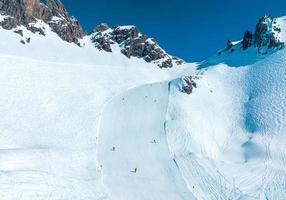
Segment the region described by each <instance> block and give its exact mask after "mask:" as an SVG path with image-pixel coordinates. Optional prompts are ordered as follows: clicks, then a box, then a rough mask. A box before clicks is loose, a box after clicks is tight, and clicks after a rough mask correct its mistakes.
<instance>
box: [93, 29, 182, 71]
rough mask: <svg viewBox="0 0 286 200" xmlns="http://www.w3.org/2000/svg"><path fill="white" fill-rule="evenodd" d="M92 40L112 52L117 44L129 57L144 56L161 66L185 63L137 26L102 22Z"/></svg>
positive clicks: (94, 32)
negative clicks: (109, 24) (112, 25)
mask: <svg viewBox="0 0 286 200" xmlns="http://www.w3.org/2000/svg"><path fill="white" fill-rule="evenodd" d="M92 40H93V42H94V44H95V47H96V48H98V49H100V50H104V51H106V52H112V45H114V44H117V45H119V46H120V47H121V52H122V53H123V54H124V55H125V56H127V57H128V58H130V57H137V58H143V59H144V60H145V61H147V62H156V63H157V64H158V66H159V67H161V68H169V67H173V65H174V63H175V64H177V65H180V64H182V63H184V61H183V60H182V59H179V58H176V57H173V56H170V55H168V54H167V53H166V52H165V51H164V50H163V49H162V48H161V47H160V46H159V45H158V44H157V43H156V41H155V40H154V39H152V38H149V37H148V36H147V35H144V34H142V33H140V31H139V30H138V28H137V27H135V26H115V27H112V28H110V27H109V26H108V25H107V24H100V25H98V26H97V27H95V28H94V30H93V34H92Z"/></svg>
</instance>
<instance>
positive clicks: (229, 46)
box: [226, 40, 233, 50]
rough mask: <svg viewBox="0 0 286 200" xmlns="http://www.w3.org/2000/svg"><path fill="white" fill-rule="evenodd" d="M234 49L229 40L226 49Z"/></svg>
mask: <svg viewBox="0 0 286 200" xmlns="http://www.w3.org/2000/svg"><path fill="white" fill-rule="evenodd" d="M232 47H233V44H232V41H231V40H228V41H227V43H226V49H227V50H229V49H231V48H232Z"/></svg>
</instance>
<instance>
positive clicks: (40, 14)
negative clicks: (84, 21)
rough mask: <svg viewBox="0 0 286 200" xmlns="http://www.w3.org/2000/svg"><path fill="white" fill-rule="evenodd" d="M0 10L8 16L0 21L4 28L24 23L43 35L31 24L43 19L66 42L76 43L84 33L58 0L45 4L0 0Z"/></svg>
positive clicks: (21, 0) (25, 0) (28, 27)
mask: <svg viewBox="0 0 286 200" xmlns="http://www.w3.org/2000/svg"><path fill="white" fill-rule="evenodd" d="M0 12H1V14H3V15H7V16H9V17H8V18H6V19H5V20H4V21H2V22H1V23H0V26H2V27H3V28H4V29H12V28H15V27H17V26H19V25H24V26H26V27H27V29H28V30H31V31H32V32H38V33H40V34H42V35H44V34H45V33H44V30H43V29H39V28H37V27H34V26H33V25H31V23H35V22H36V21H37V20H43V21H44V22H45V23H47V24H48V25H50V27H51V29H52V31H54V32H56V33H57V34H58V35H59V36H60V37H61V38H62V39H63V40H65V41H67V42H75V43H77V42H78V39H79V38H82V37H83V36H84V35H85V33H84V31H83V29H82V28H81V26H80V24H79V22H78V21H77V20H76V19H74V18H73V17H70V16H69V14H68V12H67V11H66V10H65V8H64V5H63V4H62V3H61V2H60V1H59V0H47V1H46V4H42V3H40V1H39V0H0Z"/></svg>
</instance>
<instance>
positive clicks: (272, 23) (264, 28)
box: [219, 15, 286, 55]
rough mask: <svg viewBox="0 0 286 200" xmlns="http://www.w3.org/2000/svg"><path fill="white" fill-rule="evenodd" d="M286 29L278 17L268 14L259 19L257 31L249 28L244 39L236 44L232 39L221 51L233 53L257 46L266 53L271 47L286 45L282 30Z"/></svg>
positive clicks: (276, 47)
mask: <svg viewBox="0 0 286 200" xmlns="http://www.w3.org/2000/svg"><path fill="white" fill-rule="evenodd" d="M282 31H284V32H285V31H286V30H282V29H281V24H280V23H278V21H277V19H275V18H273V17H272V16H270V15H266V16H264V17H262V18H260V19H259V21H258V23H257V24H256V28H255V32H254V33H252V32H251V31H249V30H247V31H245V33H244V36H243V40H242V41H241V42H238V43H237V44H236V45H232V42H231V41H228V42H227V46H226V48H225V49H224V50H222V51H220V52H219V55H221V54H222V53H223V52H230V53H233V52H235V51H236V50H237V49H242V50H246V49H248V48H250V47H253V48H256V49H257V51H258V52H259V53H261V54H266V53H267V52H268V51H269V50H271V49H278V50H279V49H281V48H283V47H284V41H283V39H282V37H281V32H282Z"/></svg>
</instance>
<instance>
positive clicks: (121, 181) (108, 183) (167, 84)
mask: <svg viewBox="0 0 286 200" xmlns="http://www.w3.org/2000/svg"><path fill="white" fill-rule="evenodd" d="M4 17H5V16H1V15H0V20H3V19H2V18H4ZM37 23H38V24H37V26H43V27H45V30H46V36H45V37H44V36H41V35H38V34H32V33H31V32H29V31H28V30H26V29H25V27H18V28H19V29H22V30H23V34H24V36H23V37H24V38H31V43H26V44H25V45H23V44H21V43H20V41H21V40H22V39H23V38H22V37H20V36H19V35H17V34H14V33H13V32H11V31H7V30H3V29H1V28H0V36H1V39H0V91H1V95H0V111H1V112H0V113H1V120H0V199H1V200H2V199H3V200H15V199H19V200H39V199H41V200H42V199H43V200H65V199H68V200H103V199H107V200H109V199H112V200H115V199H116V200H117V199H118V200H135V199H136V200H160V199H162V200H169V199H170V200H177V199H178V200H181V199H186V200H190V199H204V200H216V199H220V200H224V199H225V200H227V199H231V200H235V199H247V200H252V199H253V200H254V199H261V200H268V199H271V200H272V199H275V200H284V199H285V197H286V169H285V166H286V151H285V146H286V138H285V128H286V127H285V126H286V123H285V121H286V100H285V94H286V79H285V76H286V69H285V63H286V60H285V59H286V50H285V49H283V50H281V51H277V52H274V51H273V52H271V53H269V54H268V55H263V56H261V55H258V54H257V52H256V51H255V49H249V50H247V51H246V52H242V51H237V52H235V53H233V54H226V55H223V56H221V57H218V56H213V57H211V58H209V59H208V60H206V61H205V62H203V63H202V64H199V63H198V64H197V63H193V64H185V65H182V66H181V67H180V68H179V67H174V68H172V69H164V70H163V69H159V68H158V67H156V66H155V65H154V64H148V63H146V62H145V61H143V60H142V59H137V58H131V59H128V58H126V57H125V56H123V55H122V54H121V53H120V49H119V48H118V49H116V47H114V51H113V53H106V52H103V51H99V50H97V49H96V48H94V45H93V44H92V42H91V41H90V38H89V36H86V37H84V38H83V39H82V40H80V43H81V47H78V46H77V45H75V44H69V43H66V42H64V41H62V40H61V39H59V37H58V36H57V35H56V34H55V33H53V32H52V31H50V29H49V27H48V26H47V25H46V24H44V23H43V22H41V21H38V22H37ZM277 23H279V24H281V27H282V30H283V31H284V32H283V31H282V33H281V35H280V36H281V37H282V39H283V38H284V37H285V32H286V29H285V26H284V25H285V24H286V22H285V18H279V19H278V20H277ZM13 31H14V30H13ZM3 38H4V39H3ZM284 39H285V38H284ZM284 39H283V41H285V40H284ZM196 68H198V70H196ZM188 75H197V76H198V77H199V79H197V80H196V83H197V85H198V88H196V89H194V90H193V93H192V94H191V95H187V94H185V93H182V92H181V91H180V90H179V87H180V85H179V84H180V83H178V78H181V77H184V76H188ZM113 147H114V149H113ZM135 169H137V170H136V173H135V171H134V170H135Z"/></svg>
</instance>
